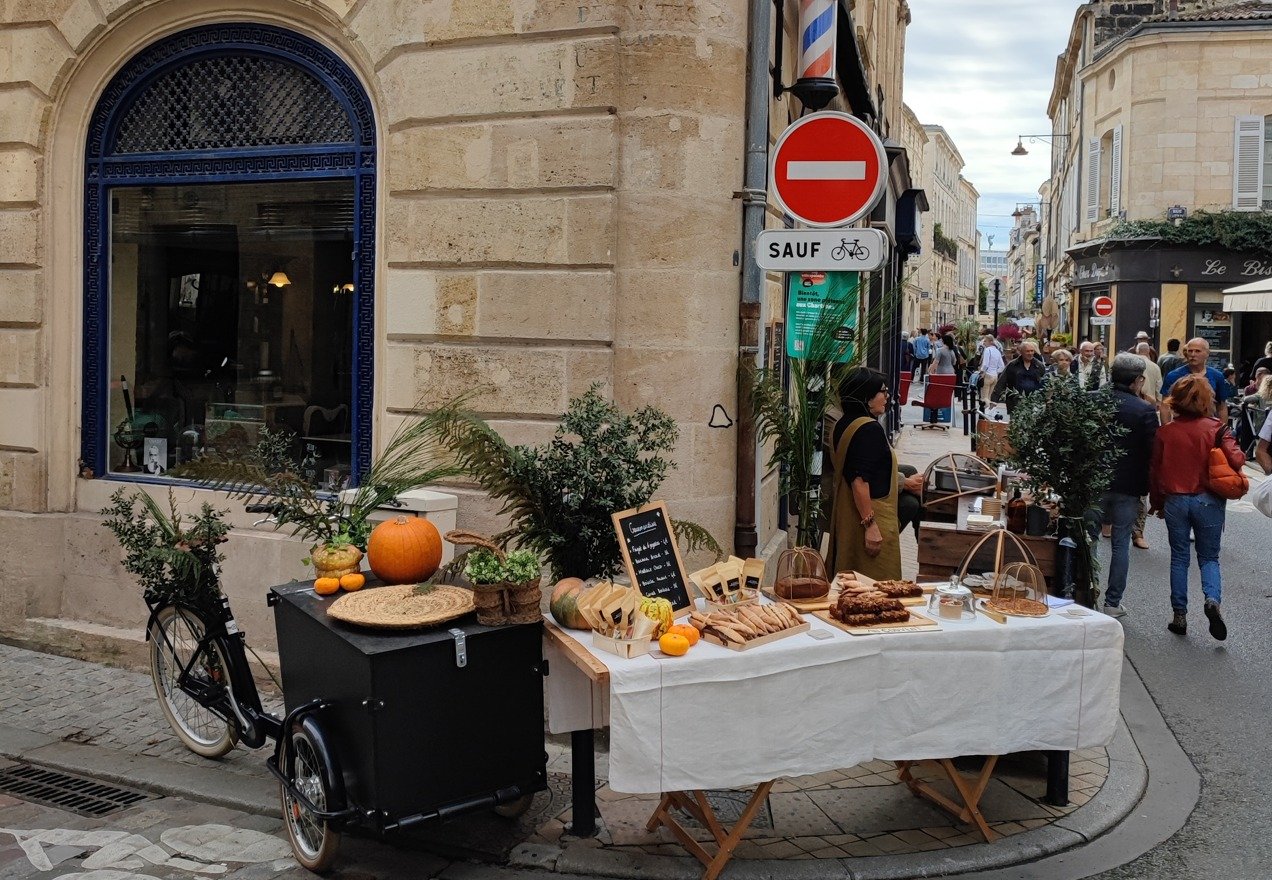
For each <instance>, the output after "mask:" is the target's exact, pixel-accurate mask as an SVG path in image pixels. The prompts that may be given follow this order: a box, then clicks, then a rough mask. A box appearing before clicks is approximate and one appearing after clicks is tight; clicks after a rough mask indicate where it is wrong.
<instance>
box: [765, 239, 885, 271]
mask: <svg viewBox="0 0 1272 880" xmlns="http://www.w3.org/2000/svg"><path fill="white" fill-rule="evenodd" d="M886 249H887V239H886V238H884V235H883V233H882V232H880V231H879V230H878V229H766V230H764V231H763V232H761V233H760V234H759V235H758V236H756V239H755V262H756V265H758V266H759V267H760V268H761V269H770V270H773V271H776V272H805V271H808V270H810V269H819V270H822V271H855V272H870V271H873V270H874V269H878V268H879V267H880V266H882V265H883V258H884V253H885V251H886Z"/></svg>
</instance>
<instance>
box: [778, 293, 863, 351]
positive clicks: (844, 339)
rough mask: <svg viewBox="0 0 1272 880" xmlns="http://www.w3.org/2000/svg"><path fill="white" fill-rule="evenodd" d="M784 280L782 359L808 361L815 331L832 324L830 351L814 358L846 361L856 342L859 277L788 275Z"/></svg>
mask: <svg viewBox="0 0 1272 880" xmlns="http://www.w3.org/2000/svg"><path fill="white" fill-rule="evenodd" d="M786 278H787V284H786V356H787V357H793V358H808V357H809V356H810V355H811V354H813V351H812V349H813V339H814V335H815V334H816V332H817V330H818V328H819V327H822V326H823V325H825V324H826V323H827V322H834V323H835V324H836V325H837V326H836V327H835V328H834V336H835V342H834V345H833V349H832V350H831V351H827V352H818V354H819V355H821V356H824V357H825V358H826V359H827V360H834V361H838V362H841V363H842V362H844V361H848V360H850V359H851V358H852V353H853V350H854V348H855V347H856V345H855V344H856V341H857V304H858V291H859V289H860V287H861V276H860V275H859V274H858V273H856V272H790V273H788V274H787V276H786Z"/></svg>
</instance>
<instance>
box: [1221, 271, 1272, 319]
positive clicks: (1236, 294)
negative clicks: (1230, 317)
mask: <svg viewBox="0 0 1272 880" xmlns="http://www.w3.org/2000/svg"><path fill="white" fill-rule="evenodd" d="M1223 310H1224V311H1225V312H1272V278H1264V279H1262V280H1260V281H1251V282H1250V283H1249V284H1242V285H1239V286H1237V287H1229V288H1227V289H1226V290H1224V292H1223Z"/></svg>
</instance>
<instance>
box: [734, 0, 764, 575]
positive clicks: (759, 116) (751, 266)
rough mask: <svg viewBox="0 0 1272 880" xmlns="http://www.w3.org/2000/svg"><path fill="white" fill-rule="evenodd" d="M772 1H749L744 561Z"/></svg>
mask: <svg viewBox="0 0 1272 880" xmlns="http://www.w3.org/2000/svg"><path fill="white" fill-rule="evenodd" d="M771 5H772V0H751V15H750V22H749V24H748V27H747V48H748V51H747V74H746V164H745V169H744V172H743V184H742V185H743V189H742V291H741V297H740V300H739V302H738V367H739V370H738V376H739V381H738V402H737V405H738V421H737V425H738V437H737V473H736V477H735V491H734V496H735V499H736V501H735V508H734V526H733V552H734V553H736V554H737V555H738V556H740V557H742V558H743V559H749V558H751V557H753V556H755V554H756V547H757V545H758V544H759V533H758V530H757V528H756V522H755V520H756V506H757V505H756V498H757V494H758V492H757V490H758V485H757V484H758V478H757V473H756V452H757V446H756V440H755V413H754V412H752V411H751V399H750V395H748V394H747V393H746V385H745V383H744V382H743V381H742V379H741V377H742V376H743V375H745V371H746V370H747V369H748V368H749V367H753V366H754V365H755V362H756V355H757V354H758V353H759V340H760V301H761V297H762V295H763V292H764V272H763V270H762V269H760V267H759V266H757V265H756V264H755V239H756V237H757V236H758V235H759V234H760V232H761V231H762V230H763V229H764V213H765V207H766V205H767V202H768V146H769V131H768V121H769V100H770V94H771V89H772V86H771V85H770V84H769V69H768V46H769V39H770V34H769V31H770V28H769V15H770V9H771Z"/></svg>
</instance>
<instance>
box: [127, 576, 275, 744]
mask: <svg viewBox="0 0 1272 880" xmlns="http://www.w3.org/2000/svg"><path fill="white" fill-rule="evenodd" d="M146 605H147V607H149V609H150V617H149V619H148V620H147V621H146V638H147V639H150V638H151V633H152V632H155V633H158V635H159V637H160V638H162V639H164V640H165V641H166V640H167V636H166V634H164V633H163V631H162V630H161V629H159V628H157V627H156V626H155V625H154V624H155V621H156V620H157V619H158V616H159V614H160V612H162V611H163V610H164V609H166V608H169V607H172V608H176V609H178V610H179V611H181V612H183V613H186V614H189V615H190V616H192V617H194V618H195V619H197V620H198V621H199V623H200V624H202V626H203V635H202V637H201V638H200V639H199V642H198V646H197V647H196V649H195V651H194V653H193V654H192V655H191V656H190V660H189V662H188V663H186V665H185V667H184V668H182V669H181V670H180V672H179V673H178V675H177V686H178V687H180V688H181V690H182V691H184V692H185V693H186V694H187V695H189V696H190V698H191V699H193V700H194V701H195V702H197V703H198V704H199V705H200V706H203V707H204V708H205V709H207V710H208V711H210V712H212V713H213V714H215V715H216V716H217V717H218V718H220V719H222V720H223V721H225V722H226V723H227V724H233V725H234V727H235V729H236V730H237V732H238V737H239V740H240V741H241V742H242V743H243V745H245V746H247V747H248V748H253V749H255V748H260V747H261V746H262V745H264V744H265V741H266V740H267V739H273V740H277V739H278V738H279V737H280V736H281V735H282V731H283V722H282V720H281V719H279V718H278V717H277V716H275V715H272V714H270V713H268V712H266V711H265V710H264V708H263V707H262V706H261V697H260V691H258V690H257V688H256V681H255V680H254V679H253V678H252V673H251V668H250V667H249V666H248V662H247V651H246V649H245V644H246V639H245V638H244V636H243V633H242V632H240V631H239V628H238V624H237V622H236V621H235V620H234V614H233V612H232V611H231V610H230V600H229V599H228V598H226V597H225V596H221V597H220V607H219V608H218V609H216V610H215V611H213V610H212V609H204V608H198V607H196V606H194V605H192V604H191V603H188V602H170V601H158V602H155V601H151V600H150V599H147V600H146ZM209 612H211V614H215V617H212V616H211V614H210V613H209ZM212 643H216V645H217V647H218V648H219V649H220V650H219V652H220V655H221V657H222V658H223V659H224V664H225V667H226V668H225V675H226V680H225V681H224V682H220V683H217V682H208V681H207V680H206V679H201V678H200V677H198V676H196V675H194V674H192V670H194V669H196V668H198V667H199V666H200V665H201V661H202V660H204V659H205V658H207V657H208V656H209V648H208V646H209V645H210V644H212ZM165 647H167V648H168V649H171V648H172V645H171V643H169V644H167V645H165Z"/></svg>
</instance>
